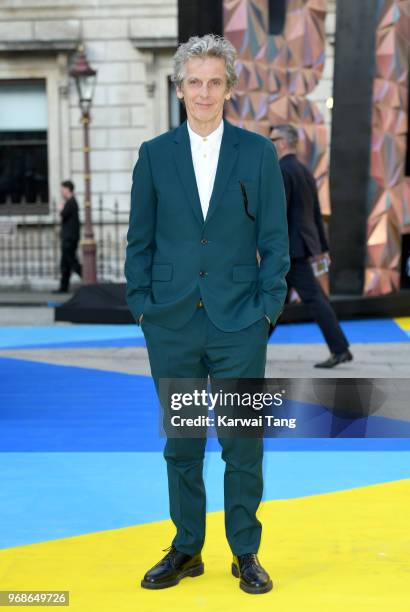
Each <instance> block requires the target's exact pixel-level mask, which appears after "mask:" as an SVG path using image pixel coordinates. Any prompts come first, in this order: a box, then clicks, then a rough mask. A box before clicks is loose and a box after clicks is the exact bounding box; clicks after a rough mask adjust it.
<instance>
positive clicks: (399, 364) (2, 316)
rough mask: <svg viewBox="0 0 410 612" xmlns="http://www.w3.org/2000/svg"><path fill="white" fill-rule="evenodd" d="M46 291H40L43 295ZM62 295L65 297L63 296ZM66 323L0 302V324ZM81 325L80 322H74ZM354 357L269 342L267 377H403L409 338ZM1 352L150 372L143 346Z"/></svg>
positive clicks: (359, 347)
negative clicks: (341, 360)
mask: <svg viewBox="0 0 410 612" xmlns="http://www.w3.org/2000/svg"><path fill="white" fill-rule="evenodd" d="M42 295H44V294H42ZM63 299H66V298H63ZM20 325H23V326H27V325H30V326H40V325H50V326H64V327H67V326H68V327H70V326H71V324H70V323H55V322H54V309H53V308H51V307H46V306H37V307H36V306H20V307H18V306H5V305H4V302H3V305H2V306H0V326H20ZM77 327H80V326H77ZM351 349H352V352H353V354H354V361H353V362H352V363H349V364H344V365H341V366H338V367H337V368H335V369H333V370H330V371H326V370H318V369H315V368H314V367H313V364H314V363H315V362H316V361H319V360H322V359H324V358H326V357H327V355H328V350H327V347H326V345H325V344H317V343H315V344H306V343H304V344H294V343H292V344H271V345H269V346H268V362H267V369H266V376H267V377H298V378H304V377H307V378H313V377H322V378H323V377H325V376H329V377H331V378H335V377H338V378H342V377H343V378H344V377H348V378H353V377H354V378H367V377H368V378H407V377H410V342H408V343H407V342H397V343H396V342H386V343H366V344H359V343H356V344H352V346H351ZM0 356H3V357H15V358H19V359H29V360H34V361H42V362H46V363H54V364H60V365H64V364H65V365H76V366H81V367H87V368H96V369H100V370H108V371H116V372H124V373H130V374H142V375H149V363H148V357H147V351H146V349H145V347H118V348H117V347H109V348H101V347H98V348H91V347H87V348H67V347H65V348H43V349H39V348H33V349H3V350H0Z"/></svg>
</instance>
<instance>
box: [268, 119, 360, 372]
mask: <svg viewBox="0 0 410 612" xmlns="http://www.w3.org/2000/svg"><path fill="white" fill-rule="evenodd" d="M270 139H271V140H272V142H274V143H275V146H276V150H277V152H278V156H279V160H280V161H279V165H280V169H281V171H282V176H283V182H284V185H285V192H286V200H287V217H288V230H289V252H290V257H291V267H290V270H289V272H288V275H287V277H286V280H287V283H288V287H289V288H290V287H293V288H294V289H296V291H297V292H298V294H299V296H300V298H301V300H302V302H304V303H305V304H307V306H308V307H309V311H310V314H311V316H312V317H313V318H314V320H315V321H316V323H317V324H318V325H319V327H320V329H321V331H322V334H323V336H324V338H325V340H326V342H327V345H328V347H329V350H330V352H331V355H330V357H329V358H328V359H326V360H325V361H323V362H320V363H316V364H315V367H316V368H333V367H334V366H337V365H338V364H340V363H345V362H347V361H351V360H352V359H353V355H352V353H351V352H350V350H349V342H348V340H347V338H346V336H345V335H344V333H343V331H342V329H341V327H340V325H339V322H338V320H337V317H336V315H335V312H334V310H333V308H332V306H331V305H330V303H329V300H328V298H327V296H326V294H325V293H324V291H323V289H322V287H321V286H320V284H319V282H318V281H317V280H316V278H315V275H314V273H313V270H312V262H319V261H320V260H321V259H325V260H326V262H327V264H328V265H329V264H330V257H329V247H328V244H327V240H326V235H325V230H324V227H323V222H322V215H321V212H320V205H319V197H318V193H317V187H316V181H315V178H314V176H313V174H312V173H311V172H310V170H309V169H308V168H307V167H306V166H305V165H303V164H302V163H301V162H300V161H299V160H298V158H297V156H296V150H297V144H298V139H299V137H298V132H297V129H296V128H295V127H293V126H292V125H289V124H284V125H277V126H273V127H272V128H271V131H270Z"/></svg>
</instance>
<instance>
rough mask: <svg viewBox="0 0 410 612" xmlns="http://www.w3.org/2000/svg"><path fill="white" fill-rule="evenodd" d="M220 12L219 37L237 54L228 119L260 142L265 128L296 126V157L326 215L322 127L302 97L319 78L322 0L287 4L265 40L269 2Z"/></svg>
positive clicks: (228, 6) (247, 2) (257, 0)
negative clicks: (277, 30) (277, 31)
mask: <svg viewBox="0 0 410 612" xmlns="http://www.w3.org/2000/svg"><path fill="white" fill-rule="evenodd" d="M223 9H224V15H223V22H224V36H225V37H226V38H228V39H229V40H230V42H231V43H232V44H233V45H234V47H235V49H236V51H237V53H238V60H237V64H236V70H237V73H238V75H239V83H238V85H237V87H236V89H235V95H234V96H233V97H232V99H231V101H230V103H229V104H227V105H226V116H227V118H228V119H229V120H231V121H232V122H233V123H235V124H236V125H239V126H241V127H245V128H247V129H249V130H253V131H255V132H258V133H260V134H263V135H264V136H269V125H272V124H279V123H292V124H293V125H295V127H297V128H298V130H299V137H300V143H299V147H300V148H299V151H298V153H299V155H300V157H301V158H302V160H303V161H304V162H305V163H306V164H307V165H308V166H309V167H310V169H311V170H312V172H313V173H314V175H315V177H316V180H317V183H318V188H319V195H320V202H321V209H322V213H324V214H329V213H330V202H329V186H328V160H327V134H326V126H325V124H324V120H323V115H322V114H321V112H320V111H319V109H318V107H317V105H316V104H315V102H313V101H312V100H309V99H308V98H307V97H306V96H307V94H309V93H311V92H312V91H313V90H314V89H315V87H316V86H317V84H318V82H319V80H320V78H321V76H322V72H323V66H324V55H325V16H326V0H288V2H287V12H286V19H285V25H284V30H283V33H282V34H281V35H272V34H269V29H268V18H269V14H268V11H269V7H268V0H224V2H223Z"/></svg>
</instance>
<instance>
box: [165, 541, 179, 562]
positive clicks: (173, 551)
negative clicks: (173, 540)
mask: <svg viewBox="0 0 410 612" xmlns="http://www.w3.org/2000/svg"><path fill="white" fill-rule="evenodd" d="M167 551H168V552H167ZM162 552H167V554H166V555H165V557H164V558H165V559H167V558H169V559H170V561H171V563H172V564H173V562H174V556H175V555H176V553H177V552H178V551H177V549H176V548H175V546H174V545H173V544H171V546H168V548H163V549H162Z"/></svg>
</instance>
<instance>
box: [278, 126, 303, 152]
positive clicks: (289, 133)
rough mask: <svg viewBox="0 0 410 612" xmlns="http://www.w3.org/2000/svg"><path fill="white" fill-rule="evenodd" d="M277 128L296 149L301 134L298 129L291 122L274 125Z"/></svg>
mask: <svg viewBox="0 0 410 612" xmlns="http://www.w3.org/2000/svg"><path fill="white" fill-rule="evenodd" d="M274 128H275V130H276V131H277V132H279V133H280V134H281V136H283V138H285V139H286V141H287V143H288V146H289V147H290V148H291V149H296V147H297V146H298V141H299V134H298V131H297V129H296V128H295V127H294V126H293V125H291V124H290V123H282V124H280V125H275V126H274Z"/></svg>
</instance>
